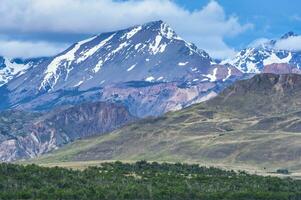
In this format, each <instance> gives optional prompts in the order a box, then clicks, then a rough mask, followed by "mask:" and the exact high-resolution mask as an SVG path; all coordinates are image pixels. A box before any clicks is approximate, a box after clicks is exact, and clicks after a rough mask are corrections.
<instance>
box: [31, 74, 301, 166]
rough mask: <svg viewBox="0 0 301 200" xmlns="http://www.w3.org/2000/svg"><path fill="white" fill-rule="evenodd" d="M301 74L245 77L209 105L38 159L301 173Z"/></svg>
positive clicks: (81, 142) (145, 122) (49, 161)
mask: <svg viewBox="0 0 301 200" xmlns="http://www.w3.org/2000/svg"><path fill="white" fill-rule="evenodd" d="M300 77H301V76H300ZM300 77H299V76H298V77H297V79H298V80H297V82H293V83H291V84H292V85H287V84H286V83H287V82H289V81H290V79H288V80H285V81H284V84H283V83H281V84H280V83H278V82H277V81H275V80H274V79H275V77H273V76H270V75H269V76H268V77H259V79H258V77H255V78H253V79H251V80H249V81H242V82H239V83H237V84H235V85H234V86H232V87H230V88H229V89H228V90H226V91H225V92H223V93H222V94H221V95H220V96H218V97H217V98H215V99H213V100H211V101H208V102H206V103H202V104H198V105H194V106H192V107H190V108H187V109H184V110H181V111H177V112H173V113H168V114H166V115H165V116H164V117H160V118H156V119H146V120H142V121H140V122H138V123H134V124H132V125H129V126H127V127H124V128H122V129H119V130H117V131H115V132H113V133H111V134H109V135H105V136H101V137H95V138H89V139H86V140H80V141H77V142H75V143H73V144H71V145H67V146H65V147H63V148H62V149H60V150H57V151H54V152H52V153H51V154H48V155H45V156H42V157H41V158H38V159H37V160H34V161H33V162H37V163H43V164H45V163H48V164H49V165H51V163H61V162H69V165H72V163H77V164H78V163H81V162H82V161H93V162H94V163H97V160H141V159H146V160H157V161H170V162H175V161H181V162H198V163H202V164H203V165H215V166H222V167H226V168H228V167H229V168H239V169H245V170H248V171H252V170H253V171H258V170H259V171H263V172H267V171H274V170H275V169H277V168H289V169H290V170H291V171H294V172H299V170H300V169H301V156H300V155H301V134H299V133H298V132H300V127H301V126H300V124H301V115H300V112H299V111H300V110H301V109H300V110H298V108H299V107H300V106H299V105H300V102H301V98H299V97H300V95H301V87H299V86H300V85H298V84H299V83H301V78H300ZM288 78H291V77H288ZM293 78H295V77H293ZM299 78H300V81H299ZM266 79H267V80H266ZM294 80H295V79H294ZM246 91H247V92H246Z"/></svg>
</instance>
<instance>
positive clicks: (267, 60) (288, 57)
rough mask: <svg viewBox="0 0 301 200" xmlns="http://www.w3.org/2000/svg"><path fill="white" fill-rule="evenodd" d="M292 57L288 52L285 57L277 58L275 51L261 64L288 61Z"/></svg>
mask: <svg viewBox="0 0 301 200" xmlns="http://www.w3.org/2000/svg"><path fill="white" fill-rule="evenodd" d="M291 59H292V53H291V52H290V53H289V54H288V56H287V57H285V58H282V59H281V58H279V57H278V56H277V55H276V54H275V53H272V54H271V56H269V57H268V58H267V59H265V60H263V65H270V64H280V63H289V62H290V60H291Z"/></svg>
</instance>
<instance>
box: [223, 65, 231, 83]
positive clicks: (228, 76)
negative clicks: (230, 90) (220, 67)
mask: <svg viewBox="0 0 301 200" xmlns="http://www.w3.org/2000/svg"><path fill="white" fill-rule="evenodd" d="M231 75H232V69H231V68H230V67H228V74H227V76H226V78H224V79H223V81H226V80H227V79H228V78H230V77H231Z"/></svg>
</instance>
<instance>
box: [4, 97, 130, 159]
mask: <svg viewBox="0 0 301 200" xmlns="http://www.w3.org/2000/svg"><path fill="white" fill-rule="evenodd" d="M134 120H135V118H134V117H133V116H132V115H131V114H130V113H129V112H128V111H127V109H126V108H125V107H124V106H122V105H119V104H113V103H102V102H98V103H87V104H81V105H78V106H73V107H66V108H60V109H57V110H55V111H52V112H50V113H46V114H43V115H41V116H34V117H32V118H28V119H27V121H26V119H25V121H24V123H25V124H26V125H24V126H22V127H21V128H20V129H19V130H18V134H17V133H16V130H15V128H12V129H11V130H7V132H5V131H3V130H2V131H1V132H0V135H1V136H2V137H0V161H14V160H18V159H25V158H33V157H36V156H39V155H41V154H43V153H46V152H49V151H51V150H54V149H56V148H58V147H60V146H62V145H64V144H67V143H69V142H71V141H74V140H76V139H80V138H84V137H89V136H93V135H101V134H103V133H106V132H109V131H112V130H114V129H116V128H118V127H121V126H123V125H125V124H127V123H129V122H132V121H134ZM8 127H11V126H8Z"/></svg>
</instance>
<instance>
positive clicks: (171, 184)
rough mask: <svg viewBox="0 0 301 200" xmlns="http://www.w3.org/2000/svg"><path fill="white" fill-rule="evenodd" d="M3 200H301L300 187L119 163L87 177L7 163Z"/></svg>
mask: <svg viewBox="0 0 301 200" xmlns="http://www.w3.org/2000/svg"><path fill="white" fill-rule="evenodd" d="M0 199H5V200H8V199H14V200H16V199H43V200H44V199H70V200H76V199H87V200H94V199H95V200H101V199H110V200H111V199H175V200H176V199H181V200H182V199H201V200H236V199H237V200H301V181H298V180H292V179H290V178H286V179H280V178H276V177H261V176H256V175H249V174H247V173H245V172H239V173H236V172H234V171H223V170H220V169H216V168H205V167H199V166H198V165H188V164H179V163H177V164H167V163H163V164H159V163H156V162H153V163H147V162H145V161H139V162H136V163H133V164H126V163H121V162H115V163H104V164H102V165H101V166H99V167H89V168H87V169H85V170H83V171H79V170H71V169H65V168H58V167H53V168H45V167H39V166H37V165H26V166H24V165H15V164H6V163H3V164H0Z"/></svg>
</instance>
